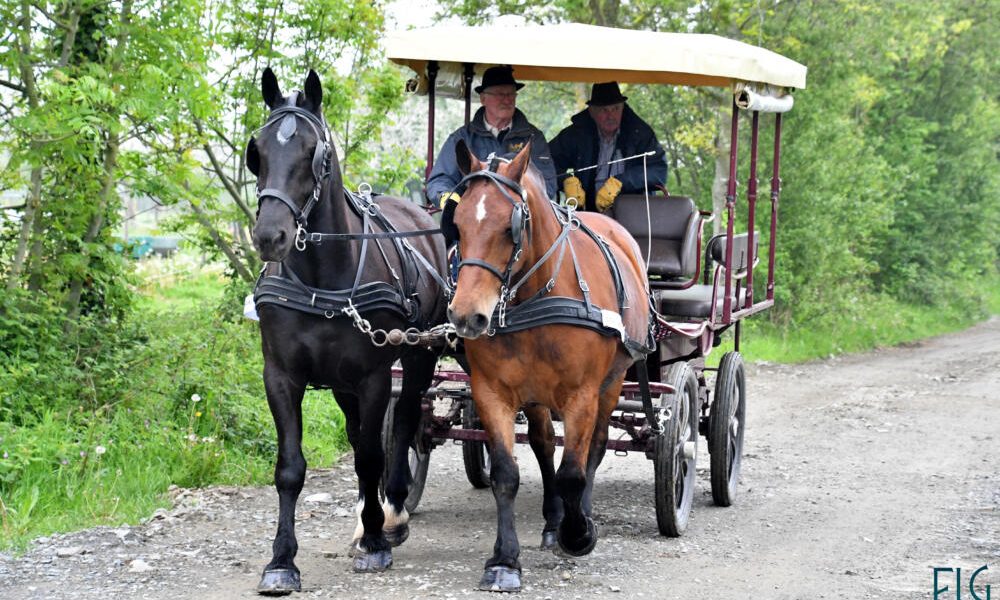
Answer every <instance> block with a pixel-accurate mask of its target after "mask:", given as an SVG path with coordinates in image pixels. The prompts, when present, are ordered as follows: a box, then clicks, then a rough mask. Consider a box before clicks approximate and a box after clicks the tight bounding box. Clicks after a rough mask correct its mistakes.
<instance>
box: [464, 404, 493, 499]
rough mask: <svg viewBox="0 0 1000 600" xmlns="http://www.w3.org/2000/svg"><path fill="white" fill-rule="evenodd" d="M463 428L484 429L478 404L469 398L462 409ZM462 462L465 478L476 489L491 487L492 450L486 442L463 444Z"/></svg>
mask: <svg viewBox="0 0 1000 600" xmlns="http://www.w3.org/2000/svg"><path fill="white" fill-rule="evenodd" d="M462 427H463V428H465V429H482V428H483V424H482V423H480V422H479V415H477V414H476V403H475V402H473V400H472V398H467V399H466V401H465V406H464V407H462ZM462 461H463V462H464V463H465V476H466V477H468V479H469V483H471V484H472V487H474V488H479V489H483V488H488V487H490V449H489V448H488V447H487V446H486V442H473V441H470V440H466V441H464V442H462Z"/></svg>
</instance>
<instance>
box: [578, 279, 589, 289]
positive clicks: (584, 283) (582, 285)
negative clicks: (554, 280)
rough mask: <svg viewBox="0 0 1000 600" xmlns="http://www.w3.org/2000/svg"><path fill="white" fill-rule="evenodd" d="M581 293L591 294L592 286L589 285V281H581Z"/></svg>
mask: <svg viewBox="0 0 1000 600" xmlns="http://www.w3.org/2000/svg"><path fill="white" fill-rule="evenodd" d="M580 291H581V292H589V291H590V286H588V285H587V280H585V279H581V280H580Z"/></svg>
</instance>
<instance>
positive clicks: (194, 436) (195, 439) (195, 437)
mask: <svg viewBox="0 0 1000 600" xmlns="http://www.w3.org/2000/svg"><path fill="white" fill-rule="evenodd" d="M188 441H191V442H197V441H198V436H196V435H195V434H193V433H189V434H188Z"/></svg>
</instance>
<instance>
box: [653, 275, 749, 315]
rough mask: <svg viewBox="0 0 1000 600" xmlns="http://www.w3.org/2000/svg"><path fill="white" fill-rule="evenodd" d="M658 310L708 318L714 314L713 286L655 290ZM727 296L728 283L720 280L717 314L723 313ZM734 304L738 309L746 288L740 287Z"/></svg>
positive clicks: (734, 297) (716, 301) (661, 312)
mask: <svg viewBox="0 0 1000 600" xmlns="http://www.w3.org/2000/svg"><path fill="white" fill-rule="evenodd" d="M735 291H736V284H735V282H733V292H735ZM654 294H655V298H656V306H657V310H658V311H659V312H660V314H663V315H671V316H675V317H699V318H708V317H710V316H712V286H710V285H692V286H691V287H689V288H687V289H684V290H655V292H654ZM725 296H726V285H725V283H724V282H719V295H718V298H716V300H715V311H716V313H715V314H716V315H721V314H722V310H723V302H724V301H725ZM733 299H734V300H735V301H734V302H733V304H732V306H733V311H736V310H737V307H738V306H740V303H741V302H743V301H744V300H746V290H745V289H743V288H740V294H739V297H738V298H737V297H736V295H735V293H734V295H733Z"/></svg>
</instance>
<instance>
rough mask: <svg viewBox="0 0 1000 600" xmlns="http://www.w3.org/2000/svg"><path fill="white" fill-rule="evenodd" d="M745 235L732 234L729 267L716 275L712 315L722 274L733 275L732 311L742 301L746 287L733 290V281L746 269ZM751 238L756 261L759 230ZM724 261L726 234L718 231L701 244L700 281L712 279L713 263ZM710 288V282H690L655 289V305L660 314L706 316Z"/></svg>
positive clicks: (721, 295)
mask: <svg viewBox="0 0 1000 600" xmlns="http://www.w3.org/2000/svg"><path fill="white" fill-rule="evenodd" d="M749 237H750V236H749V235H748V234H746V233H740V234H737V235H734V236H733V268H732V269H725V268H723V270H722V274H721V276H720V277H719V291H718V294H717V296H716V302H715V315H716V316H719V315H721V313H722V310H723V303H724V301H725V291H726V280H725V277H727V276H728V277H731V278H732V279H733V282H732V290H733V303H732V306H733V310H734V311H735V310H736V307H737V306H740V305H742V303H743V302H744V301H745V300H746V290H745V289H744V288H743V287H742V286H739V291H737V283H739V280H740V279H741V278H743V277H744V276H745V275H746V273H747V270H748V264H747V262H748V259H749V254H748V252H747V248H748V241H749ZM753 239H754V241H753V243H754V249H755V250H754V255H755V256H756V257H758V260H755V261H754V263H755V265H756V263H757V262H759V254H758V252H757V248H758V243H759V241H760V233H759V232H756V231H755V232H754V236H753ZM725 263H726V235H725V234H719V235H716V236H714V237H712V239H711V240H709V242H708V245H707V246H706V248H705V271H704V273H705V274H704V281H708V282H711V281H712V280H713V279H714V270H715V267H716V266H717V265H718V266H722V267H725ZM755 265H754V266H755ZM750 268H753V266H750ZM712 291H713V286H712V284H711V283H708V284H700V285H693V286H691V287H689V288H687V289H683V290H670V289H666V290H655V292H654V294H655V300H656V306H657V309H658V310H659V312H660V314H663V315H670V316H677V317H696V318H709V317H712V316H713V315H712Z"/></svg>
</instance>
